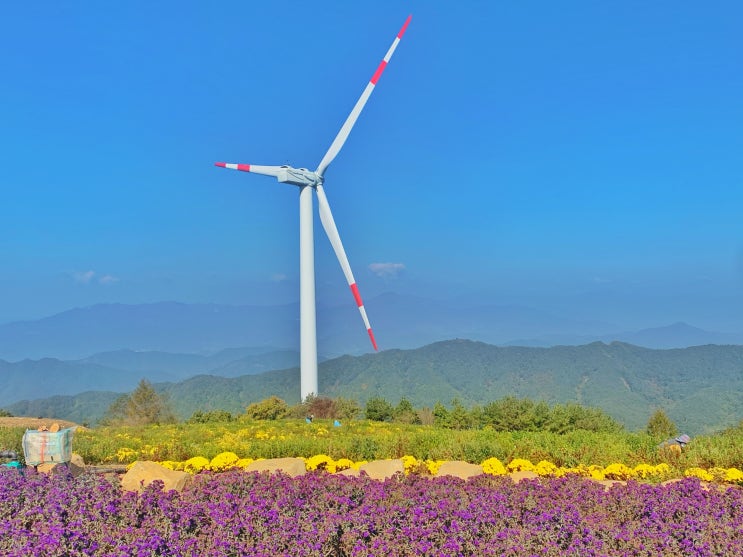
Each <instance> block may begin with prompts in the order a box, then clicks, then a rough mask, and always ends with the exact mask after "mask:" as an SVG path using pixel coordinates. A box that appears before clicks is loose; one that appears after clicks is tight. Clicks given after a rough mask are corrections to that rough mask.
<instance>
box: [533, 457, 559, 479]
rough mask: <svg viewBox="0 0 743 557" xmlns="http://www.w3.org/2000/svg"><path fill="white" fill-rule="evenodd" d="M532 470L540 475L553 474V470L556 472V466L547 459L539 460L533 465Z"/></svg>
mask: <svg viewBox="0 0 743 557" xmlns="http://www.w3.org/2000/svg"><path fill="white" fill-rule="evenodd" d="M534 472H536V473H537V474H539V475H540V476H554V475H555V472H557V466H556V465H555V464H553V463H552V462H550V461H549V460H540V461H539V462H537V464H536V466H534Z"/></svg>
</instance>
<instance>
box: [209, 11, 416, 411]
mask: <svg viewBox="0 0 743 557" xmlns="http://www.w3.org/2000/svg"><path fill="white" fill-rule="evenodd" d="M411 17H412V16H408V19H406V20H405V24H404V25H403V26H402V29H400V32H399V33H398V34H397V37H395V40H394V41H393V42H392V46H390V48H389V50H388V51H387V54H386V55H385V56H384V59H383V60H382V61H381V62H380V63H379V66H378V67H377V70H376V71H375V72H374V75H373V76H372V78H371V79H370V80H369V83H368V84H367V85H366V88H365V89H364V92H363V93H361V97H359V100H358V101H356V105H355V106H354V107H353V110H351V114H349V115H348V118H346V121H345V122H344V123H343V126H342V127H341V129H340V131H339V132H338V135H337V136H336V137H335V139H334V140H333V143H332V144H331V145H330V148H329V149H328V152H327V153H325V156H324V157H323V158H322V160H321V161H320V164H319V165H318V167H317V170H315V171H314V172H312V171H311V170H307V169H306V168H293V167H291V166H258V165H253V164H233V163H224V162H217V163H214V164H215V165H216V166H220V167H222V168H230V169H232V170H242V171H243V172H253V173H254V174H264V175H266V176H275V177H276V178H277V179H278V181H279V182H282V183H285V184H292V185H295V186H299V306H300V316H299V321H300V325H299V328H300V374H301V380H300V383H301V385H300V392H301V396H302V400H305V399H306V398H307V396H309V395H311V394H317V392H318V389H317V330H316V319H315V252H314V246H313V240H312V238H313V236H312V234H313V232H312V190H313V189H314V190H315V191H316V192H317V201H318V206H319V207H318V209H319V213H320V222H322V226H323V228H324V229H325V233H326V234H327V235H328V239H329V240H330V243H331V244H332V246H333V250H334V251H335V255H336V256H337V257H338V261H339V262H340V264H341V268H342V269H343V274H344V275H345V276H346V281H347V282H348V286H349V287H350V288H351V292H352V293H353V297H354V299H355V300H356V305H357V306H358V308H359V312H361V318H362V319H363V320H364V325H365V326H366V330H367V332H368V333H369V338H370V339H371V343H372V346H373V347H374V350H376V349H377V342H376V341H375V340H374V333H372V329H371V325H370V324H369V318H368V317H367V315H366V310H365V309H364V304H363V302H362V301H361V295H360V294H359V289H358V287H357V286H356V280H355V279H354V278H353V273H352V272H351V266H350V265H349V263H348V257H346V251H345V250H344V249H343V243H342V242H341V238H340V236H339V235H338V229H337V228H336V226H335V221H334V220H333V214H332V213H331V212H330V205H329V204H328V198H327V197H326V196H325V191H324V190H323V187H322V186H323V181H324V178H323V176H324V174H325V171H326V170H327V168H328V166H329V165H330V163H331V162H333V159H335V157H336V155H337V154H338V152H339V151H340V150H341V148H342V147H343V144H344V143H345V142H346V139H347V138H348V135H349V134H350V133H351V129H353V126H354V124H355V123H356V120H357V119H358V117H359V114H361V111H362V110H363V108H364V105H365V104H366V101H368V100H369V96H370V95H371V93H372V91H373V90H374V87H375V85H376V84H377V81H378V80H379V78H380V76H381V75H382V72H383V71H384V69H385V67H386V66H387V63H388V62H389V61H390V58H391V57H392V54H393V53H394V52H395V49H396V48H397V45H398V43H399V42H400V39H401V38H402V36H403V33H405V29H407V27H408V24H409V23H410V19H411Z"/></svg>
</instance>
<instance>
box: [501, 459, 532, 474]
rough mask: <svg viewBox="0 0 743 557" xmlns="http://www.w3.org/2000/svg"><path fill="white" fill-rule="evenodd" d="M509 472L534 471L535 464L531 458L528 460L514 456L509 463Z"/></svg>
mask: <svg viewBox="0 0 743 557" xmlns="http://www.w3.org/2000/svg"><path fill="white" fill-rule="evenodd" d="M506 468H508V471H509V472H523V471H528V472H533V471H534V465H533V464H532V463H531V461H530V460H527V459H525V458H514V459H513V460H512V461H511V462H509V463H508V466H506Z"/></svg>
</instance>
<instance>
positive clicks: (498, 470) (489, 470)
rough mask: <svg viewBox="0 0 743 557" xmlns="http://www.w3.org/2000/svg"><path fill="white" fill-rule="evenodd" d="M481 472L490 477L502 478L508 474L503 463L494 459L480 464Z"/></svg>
mask: <svg viewBox="0 0 743 557" xmlns="http://www.w3.org/2000/svg"><path fill="white" fill-rule="evenodd" d="M482 471H483V472H484V473H485V474H490V475H491V476H504V475H505V474H507V473H508V472H507V470H506V467H505V466H503V463H502V462H501V461H500V460H498V459H497V458H495V457H492V458H489V459H487V460H485V461H484V462H483V463H482Z"/></svg>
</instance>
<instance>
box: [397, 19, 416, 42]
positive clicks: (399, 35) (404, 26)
mask: <svg viewBox="0 0 743 557" xmlns="http://www.w3.org/2000/svg"><path fill="white" fill-rule="evenodd" d="M411 19H413V14H410V15H409V16H408V19H406V20H405V23H404V24H403V26H402V29H400V32H399V33H398V34H397V38H398V39H402V36H403V35H404V34H405V30H406V29H407V28H408V24H409V23H410V20H411Z"/></svg>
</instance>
